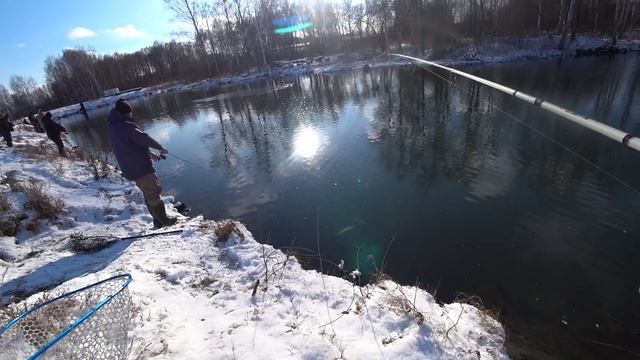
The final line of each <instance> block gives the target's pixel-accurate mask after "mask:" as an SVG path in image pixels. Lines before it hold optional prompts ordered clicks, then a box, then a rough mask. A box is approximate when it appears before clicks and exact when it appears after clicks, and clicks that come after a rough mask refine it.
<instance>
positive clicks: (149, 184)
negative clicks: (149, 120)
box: [108, 99, 176, 228]
mask: <svg viewBox="0 0 640 360" xmlns="http://www.w3.org/2000/svg"><path fill="white" fill-rule="evenodd" d="M108 120H109V128H108V136H109V142H110V143H111V148H112V149H113V153H114V154H115V156H116V160H117V161H118V165H120V169H121V170H122V176H124V177H125V178H126V179H128V180H132V181H134V182H135V183H136V185H137V186H138V188H140V190H142V194H143V195H144V201H145V203H146V204H147V208H148V209H149V212H150V213H151V216H153V225H154V227H156V228H161V227H164V226H170V225H173V224H175V223H176V218H171V217H167V213H166V210H165V208H164V202H162V199H161V198H160V193H161V191H162V189H161V188H160V182H159V181H158V177H157V176H156V172H155V170H154V168H153V162H152V160H155V161H158V160H160V157H158V156H157V155H155V154H153V153H152V152H150V151H149V148H153V149H156V150H159V151H160V154H166V153H168V151H167V149H165V148H164V147H163V146H162V145H160V144H159V143H158V142H157V141H156V140H154V139H153V138H152V137H151V136H149V135H148V134H147V133H145V132H143V131H142V130H140V129H139V128H138V126H136V124H135V123H134V122H133V109H132V108H131V105H129V103H127V102H126V101H124V100H122V99H120V100H118V102H116V106H115V108H114V109H112V110H111V113H109V118H108Z"/></svg>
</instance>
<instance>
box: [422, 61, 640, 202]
mask: <svg viewBox="0 0 640 360" xmlns="http://www.w3.org/2000/svg"><path fill="white" fill-rule="evenodd" d="M415 64H416V65H418V66H420V67H421V68H423V69H425V70H427V71H428V72H430V73H431V74H433V75H435V76H437V77H438V78H440V79H442V80H444V81H445V82H447V83H448V84H449V85H451V86H453V87H456V88H458V90H461V91H463V92H465V93H466V94H468V95H470V96H473V94H472V93H471V91H469V90H467V89H465V88H463V87H461V86H459V85H457V84H456V83H454V82H452V81H450V80H449V79H447V78H445V77H443V76H441V75H440V74H437V73H436V72H434V71H432V70H431V69H429V68H427V67H426V66H423V65H422V64H420V63H415ZM454 76H455V75H454ZM491 106H493V107H494V108H496V109H497V110H498V111H500V112H501V113H503V114H504V115H506V116H507V117H509V118H510V119H512V120H514V121H516V122H517V123H519V124H520V125H522V126H524V127H525V128H527V129H529V130H531V131H533V132H534V133H536V134H537V135H539V136H541V137H542V138H544V139H546V140H548V141H550V142H551V143H553V144H555V145H557V146H559V147H560V148H562V149H564V150H565V151H567V152H569V153H570V154H573V155H574V156H575V157H577V158H579V159H581V160H582V161H584V162H586V163H587V164H589V165H591V166H592V167H594V168H595V169H597V170H599V171H600V172H602V173H603V174H605V175H607V176H608V177H610V178H611V179H613V180H615V181H616V182H618V183H619V184H621V185H623V186H624V187H626V188H628V189H629V190H631V191H633V192H635V193H636V194H638V195H640V190H638V189H636V188H634V187H633V186H631V184H629V183H627V182H626V181H624V180H622V179H621V178H619V177H618V176H616V175H614V174H612V173H610V172H609V171H607V170H605V169H604V168H602V167H600V166H599V165H597V164H596V163H594V162H593V161H591V160H589V159H587V158H586V157H584V156H582V155H580V154H579V153H577V152H575V151H574V150H572V149H571V148H569V147H567V146H565V145H563V144H561V143H560V142H558V141H556V140H555V139H553V138H552V137H550V136H548V135H547V134H545V133H544V132H542V131H540V130H538V129H536V128H534V127H533V126H531V125H529V124H527V123H526V122H524V121H522V120H520V119H518V118H517V117H516V116H515V115H511V114H510V113H509V112H507V111H506V110H503V109H502V108H500V107H499V106H497V105H495V104H491Z"/></svg>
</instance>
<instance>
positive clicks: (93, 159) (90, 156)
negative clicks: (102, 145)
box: [69, 149, 113, 180]
mask: <svg viewBox="0 0 640 360" xmlns="http://www.w3.org/2000/svg"><path fill="white" fill-rule="evenodd" d="M70 154H71V155H70V156H69V157H70V158H71V159H72V160H78V161H84V162H86V163H87V164H88V165H89V168H90V169H91V173H92V174H93V178H94V179H95V180H99V179H102V178H105V177H107V176H109V174H111V172H112V171H113V168H112V167H111V165H109V154H108V153H107V152H104V151H100V150H97V149H89V150H85V149H76V150H74V151H73V152H71V153H70Z"/></svg>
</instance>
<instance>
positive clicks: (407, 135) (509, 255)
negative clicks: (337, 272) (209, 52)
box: [70, 55, 640, 359]
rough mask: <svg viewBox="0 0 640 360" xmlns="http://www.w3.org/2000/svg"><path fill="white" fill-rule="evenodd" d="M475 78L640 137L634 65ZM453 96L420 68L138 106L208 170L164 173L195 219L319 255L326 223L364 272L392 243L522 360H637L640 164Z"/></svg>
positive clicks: (80, 134) (333, 252) (503, 104)
mask: <svg viewBox="0 0 640 360" xmlns="http://www.w3.org/2000/svg"><path fill="white" fill-rule="evenodd" d="M467 70H469V71H471V72H473V73H476V74H479V75H481V76H484V77H487V78H489V79H491V80H494V81H497V82H501V83H504V84H506V85H508V86H511V87H514V88H516V89H519V90H522V91H525V92H528V93H530V94H533V95H536V96H540V97H542V98H544V99H547V100H550V101H553V102H555V103H557V104H559V105H561V106H565V107H567V108H569V109H571V110H574V111H576V112H578V113H581V114H584V115H587V116H592V117H594V118H596V119H599V120H601V121H603V122H606V123H608V124H610V125H613V126H615V127H618V128H621V129H624V130H627V131H632V132H635V133H636V134H638V133H640V122H639V121H640V120H639V119H640V94H638V92H639V91H638V89H637V87H638V85H639V80H640V59H639V58H638V56H637V55H627V56H618V57H597V58H583V59H564V60H545V61H536V62H527V63H516V64H498V65H488V66H481V67H470V68H467ZM440 74H441V75H444V76H445V77H447V78H448V77H449V76H448V75H446V74H445V73H440ZM456 83H457V84H459V85H460V86H461V87H462V88H463V90H460V89H458V88H454V87H451V86H449V85H448V84H447V83H446V82H444V81H443V80H441V79H439V78H438V77H436V76H434V75H433V74H430V73H428V72H426V71H424V70H422V69H420V68H409V67H407V68H396V69H380V70H374V71H371V72H369V73H364V72H353V73H345V74H339V75H314V76H306V77H301V78H296V79H291V80H277V81H266V80H265V81H264V82H261V83H253V84H248V85H245V86H239V87H233V88H226V89H216V90H209V91H194V92H185V93H179V94H165V95H161V96H158V97H155V98H151V99H147V100H144V101H142V102H139V103H136V104H134V106H135V114H136V117H137V119H138V121H139V123H140V124H141V126H143V127H144V128H145V129H146V130H147V131H148V132H150V133H151V134H152V135H153V136H155V137H156V138H157V139H158V140H159V141H160V142H162V143H163V144H164V145H165V146H166V147H167V148H168V149H169V150H170V152H171V153H173V154H176V155H178V156H180V157H182V158H185V159H188V160H190V161H193V162H196V163H198V164H199V165H200V166H202V167H204V168H206V169H207V170H206V171H205V170H203V169H200V168H197V167H195V166H192V165H190V164H188V163H185V162H183V161H180V160H178V159H176V158H169V159H168V160H166V161H162V162H160V163H159V165H158V166H157V169H158V172H159V175H160V178H161V182H162V185H163V187H164V189H165V193H167V194H171V195H175V196H176V197H177V199H179V200H182V201H184V202H186V203H187V204H188V205H189V206H191V207H192V208H193V209H194V213H195V214H199V213H202V214H204V215H205V216H207V217H211V218H225V217H232V218H237V219H240V220H241V221H243V222H244V223H245V224H247V225H248V227H249V229H250V230H252V231H253V233H254V234H255V235H256V237H257V238H259V240H261V241H263V242H266V241H269V242H270V243H272V244H275V245H277V246H288V245H290V244H291V242H292V241H293V244H294V246H299V247H304V248H311V249H315V248H316V235H315V234H316V219H317V214H318V213H319V219H320V220H319V228H320V231H319V233H320V243H321V247H322V252H323V254H324V257H325V258H326V259H329V260H331V261H333V262H339V261H340V259H344V260H345V262H346V268H347V269H349V271H350V270H352V269H354V268H355V267H357V266H359V267H360V269H361V270H363V271H370V270H371V269H372V263H373V262H375V263H376V264H377V265H378V266H380V264H381V263H382V261H383V257H384V254H385V250H386V249H387V247H388V245H389V244H390V242H391V239H392V238H393V237H394V236H395V241H394V242H393V244H392V245H391V246H390V247H389V251H388V254H387V257H386V263H387V264H386V268H385V271H386V272H387V273H388V274H390V275H391V276H392V277H393V278H395V279H398V280H399V281H401V282H403V283H411V284H412V283H414V282H415V281H416V280H418V281H419V282H420V283H422V284H424V285H426V286H427V287H428V288H429V289H432V290H433V289H436V288H437V297H438V298H439V299H440V300H443V301H451V300H452V299H454V298H455V297H456V295H457V294H458V293H459V292H464V293H465V294H473V295H478V296H480V297H481V298H482V300H483V302H484V305H485V306H486V307H488V308H491V309H496V310H498V311H499V312H500V320H501V321H502V322H503V323H504V325H505V327H506V328H507V331H508V336H509V345H508V348H509V352H510V354H511V355H512V356H513V357H515V358H520V355H523V354H526V355H528V357H526V358H539V359H545V358H564V359H585V358H591V359H601V358H626V357H628V358H634V356H635V355H633V354H632V352H635V353H640V293H639V286H640V258H639V255H640V195H639V193H638V192H634V191H633V190H631V189H629V188H628V187H625V186H624V185H622V184H621V183H620V182H619V181H616V180H614V179H613V178H612V177H611V176H609V175H607V174H606V173H605V171H606V172H609V173H611V174H612V175H613V176H615V177H617V178H619V179H621V180H623V181H625V182H627V183H628V184H629V185H631V186H632V187H634V188H636V189H638V188H640V154H639V153H636V152H634V151H633V150H629V149H627V148H625V147H624V146H622V145H620V144H617V143H614V142H613V141H611V140H608V139H606V138H604V137H602V136H600V135H597V134H594V133H592V132H590V131H589V130H585V129H582V128H580V127H578V126H577V125H573V124H571V123H568V122H567V121H566V120H563V119H561V118H559V117H556V116H554V115H551V114H549V113H547V112H544V111H543V110H541V109H538V108H536V107H534V106H530V105H528V104H525V103H523V102H521V101H519V100H516V99H512V98H509V97H507V96H506V95H503V94H501V93H497V92H496V91H494V90H491V89H488V88H486V87H482V86H478V85H476V84H473V83H471V82H468V81H465V80H464V79H461V78H458V79H456ZM497 108H501V109H504V110H505V111H507V112H508V113H510V114H512V115H514V116H515V117H517V118H518V119H519V120H521V121H523V122H525V123H526V124H529V125H530V126H532V127H534V128H535V129H538V130H540V131H542V132H543V133H544V134H545V135H546V136H548V137H549V138H550V139H552V140H553V141H555V142H558V143H561V144H563V145H564V146H566V147H568V148H570V149H572V150H573V151H575V152H576V153H578V154H580V156H582V157H584V158H586V159H588V160H589V161H592V162H594V163H595V164H597V166H598V167H600V168H601V169H598V168H596V167H594V166H592V165H590V164H588V163H587V162H586V161H585V160H583V159H581V158H579V157H578V156H576V155H574V154H572V153H570V152H568V151H567V150H566V149H564V148H563V147H561V146H559V145H557V144H555V143H554V142H553V141H551V140H549V139H546V138H545V137H543V136H541V135H539V134H537V133H535V132H534V131H531V130H530V129H528V128H526V127H524V126H523V125H521V124H520V123H518V121H514V120H513V119H512V118H510V117H508V116H506V115H505V114H503V113H501V112H500V111H498V110H497ZM91 116H92V118H93V119H92V120H91V121H90V122H78V123H76V125H73V126H70V130H71V131H72V132H73V137H74V141H76V142H77V143H78V144H80V145H81V146H84V147H90V146H98V147H102V148H105V147H107V144H106V137H105V134H104V130H105V128H106V122H105V117H106V114H104V113H94V114H91ZM358 249H359V251H358ZM303 253H304V251H303ZM307 260H308V261H307V266H308V267H316V266H317V260H316V259H307ZM603 343H606V344H610V345H604V344H603ZM616 347H618V348H616ZM523 358H524V357H523Z"/></svg>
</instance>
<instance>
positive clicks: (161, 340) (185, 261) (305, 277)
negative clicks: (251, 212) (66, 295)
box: [0, 125, 507, 359]
mask: <svg viewBox="0 0 640 360" xmlns="http://www.w3.org/2000/svg"><path fill="white" fill-rule="evenodd" d="M18 128H19V129H18V130H17V131H16V132H15V133H14V138H15V144H16V145H15V147H14V148H13V149H7V148H3V149H1V150H0V162H1V163H2V164H3V166H2V173H1V174H0V184H1V185H0V192H1V196H2V199H6V200H7V201H6V202H3V204H4V205H3V213H2V219H1V223H2V224H3V225H2V228H3V231H6V232H7V234H5V235H3V236H2V237H1V238H0V265H1V266H2V268H3V269H0V273H2V274H3V275H2V283H1V285H0V297H1V298H2V301H3V303H5V304H6V303H9V302H11V301H22V303H25V302H26V303H27V304H31V303H33V302H34V301H35V300H36V299H37V298H40V297H42V296H43V295H42V294H43V291H44V290H53V291H56V292H60V291H67V290H72V289H75V288H78V287H81V286H83V285H87V284H90V283H93V282H96V281H98V280H102V279H106V278H108V277H110V276H112V275H116V274H120V273H130V274H131V275H132V276H133V282H132V284H131V285H130V292H131V296H132V304H133V312H134V321H133V322H132V325H131V329H130V339H132V348H131V352H130V358H136V359H141V358H151V357H156V358H160V359H162V358H167V359H168V358H180V359H194V358H238V359H243V358H264V359H272V358H289V359H303V358H305V359H308V358H315V359H336V358H339V359H375V358H398V359H400V358H401V359H419V358H464V359H477V358H491V359H496V358H506V357H507V355H506V352H505V350H504V342H505V335H504V330H503V329H502V327H501V326H500V324H499V323H498V322H497V321H496V320H494V319H493V318H492V317H491V316H489V314H488V313H487V312H485V311H480V310H479V309H478V308H476V307H474V306H472V305H469V304H463V303H452V304H438V303H437V302H436V301H435V300H434V298H433V296H432V295H430V294H429V293H427V292H426V291H423V290H421V289H417V288H414V287H410V286H400V285H398V284H397V283H394V282H393V281H391V280H381V281H379V282H378V283H376V284H371V285H367V286H362V287H360V286H356V285H354V284H353V283H352V282H350V281H348V280H347V278H349V277H350V276H356V274H357V269H344V270H345V278H338V277H333V276H326V275H323V274H321V273H318V272H317V271H310V270H304V269H302V267H301V266H300V264H299V262H298V261H297V259H296V258H295V256H293V255H291V254H286V253H284V252H282V251H280V250H277V249H274V248H273V247H271V246H270V245H267V244H260V243H258V242H257V241H255V239H254V238H253V236H252V235H251V233H249V232H248V231H247V229H246V228H245V227H244V226H243V225H242V224H239V223H237V222H229V221H213V220H206V219H203V218H202V217H195V218H187V217H184V216H182V215H180V214H178V213H177V212H176V211H175V209H174V208H173V206H168V207H169V208H170V209H169V212H171V213H172V214H173V215H176V216H179V217H180V226H179V227H180V228H182V229H184V231H183V233H182V234H179V235H175V234H174V235H167V236H157V237H151V238H145V239H139V240H127V241H116V242H114V243H110V244H109V245H108V246H106V247H103V248H100V249H94V250H93V251H91V252H86V251H82V250H80V249H78V247H77V243H76V242H74V241H73V238H77V237H78V236H79V234H83V236H85V237H86V236H93V235H106V234H108V235H114V236H118V237H124V236H128V235H131V234H139V233H147V232H149V231H150V229H149V227H150V222H151V218H150V216H149V215H147V213H146V209H145V206H144V204H143V201H142V196H141V194H140V192H139V191H138V190H137V189H136V188H135V187H134V186H132V184H131V183H130V182H128V181H126V180H123V179H122V178H121V177H120V175H118V174H117V171H116V170H115V169H113V168H111V167H110V166H107V165H102V164H101V162H100V160H99V156H97V155H92V154H87V153H84V152H80V151H72V152H70V155H69V157H68V158H66V159H65V158H59V157H57V156H56V155H55V150H54V146H53V144H52V143H50V142H49V141H48V140H47V139H46V138H45V137H44V136H43V135H41V134H36V133H33V132H29V131H27V127H25V126H22V125H21V126H18ZM165 201H166V202H167V203H171V202H172V201H173V199H171V198H170V197H166V198H165ZM11 224H14V225H11ZM9 233H13V234H9ZM72 235H74V236H72ZM320 245H322V244H320ZM74 249H75V250H74ZM6 320H7V319H6V318H5V319H2V322H4V321H6Z"/></svg>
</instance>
